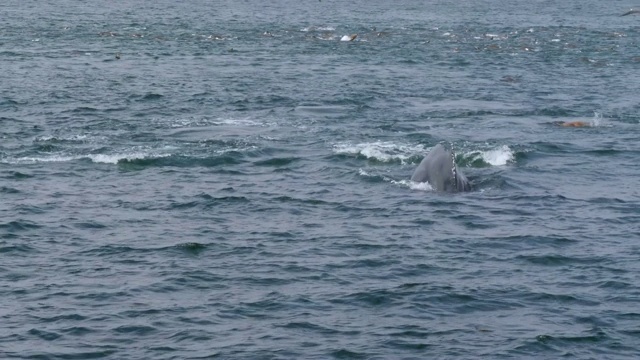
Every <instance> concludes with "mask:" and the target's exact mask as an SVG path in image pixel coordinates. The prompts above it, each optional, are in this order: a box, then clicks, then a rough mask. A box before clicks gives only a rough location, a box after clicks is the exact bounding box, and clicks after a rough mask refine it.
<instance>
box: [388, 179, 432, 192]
mask: <svg viewBox="0 0 640 360" xmlns="http://www.w3.org/2000/svg"><path fill="white" fill-rule="evenodd" d="M390 182H391V183H392V184H394V185H401V186H405V187H408V188H409V189H411V190H419V191H433V187H432V186H431V184H429V183H428V182H415V181H411V180H400V181H397V180H391V181H390Z"/></svg>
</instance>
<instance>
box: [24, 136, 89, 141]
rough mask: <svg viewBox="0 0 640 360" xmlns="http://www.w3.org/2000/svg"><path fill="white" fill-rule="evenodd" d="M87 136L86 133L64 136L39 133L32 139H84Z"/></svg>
mask: <svg viewBox="0 0 640 360" xmlns="http://www.w3.org/2000/svg"><path fill="white" fill-rule="evenodd" d="M88 138H89V137H88V136H87V135H66V136H54V135H41V136H36V137H35V138H34V139H33V141H34V142H45V141H52V140H54V141H55V140H57V141H85V140H87V139H88Z"/></svg>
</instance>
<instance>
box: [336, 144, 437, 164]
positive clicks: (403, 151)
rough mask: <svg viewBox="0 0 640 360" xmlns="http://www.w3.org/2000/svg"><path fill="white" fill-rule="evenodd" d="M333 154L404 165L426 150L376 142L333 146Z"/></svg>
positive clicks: (413, 146)
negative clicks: (398, 162)
mask: <svg viewBox="0 0 640 360" xmlns="http://www.w3.org/2000/svg"><path fill="white" fill-rule="evenodd" d="M333 152H334V153H336V154H347V155H356V156H363V157H365V158H367V159H371V160H377V161H380V162H393V161H400V162H401V163H403V164H404V163H406V162H407V160H409V159H410V158H412V157H414V156H416V154H423V153H425V148H424V147H423V146H422V145H406V144H396V143H393V142H382V141H376V142H371V143H359V144H351V143H344V144H336V145H334V146H333Z"/></svg>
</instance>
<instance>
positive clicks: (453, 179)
mask: <svg viewBox="0 0 640 360" xmlns="http://www.w3.org/2000/svg"><path fill="white" fill-rule="evenodd" d="M411 181H415V182H428V183H429V185H431V187H432V188H434V189H435V190H436V191H448V192H459V191H471V184H469V180H467V178H466V176H464V174H463V173H462V171H460V169H458V167H457V166H456V163H455V155H454V154H453V152H451V151H449V150H447V149H445V148H444V146H442V145H441V144H438V145H436V146H434V147H433V148H432V149H431V151H429V153H428V154H427V156H425V157H424V159H422V162H420V165H418V167H417V168H416V170H415V171H414V172H413V176H411Z"/></svg>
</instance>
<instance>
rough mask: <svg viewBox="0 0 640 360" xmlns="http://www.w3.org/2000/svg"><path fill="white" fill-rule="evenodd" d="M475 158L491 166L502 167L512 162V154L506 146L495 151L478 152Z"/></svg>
mask: <svg viewBox="0 0 640 360" xmlns="http://www.w3.org/2000/svg"><path fill="white" fill-rule="evenodd" d="M476 156H480V157H481V158H482V161H484V162H486V163H488V164H490V165H493V166H502V165H506V164H507V163H508V162H510V161H513V160H514V156H515V155H514V152H513V150H511V149H510V148H509V147H508V146H507V145H502V146H500V147H499V148H497V149H492V150H486V151H480V152H479V153H476Z"/></svg>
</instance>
